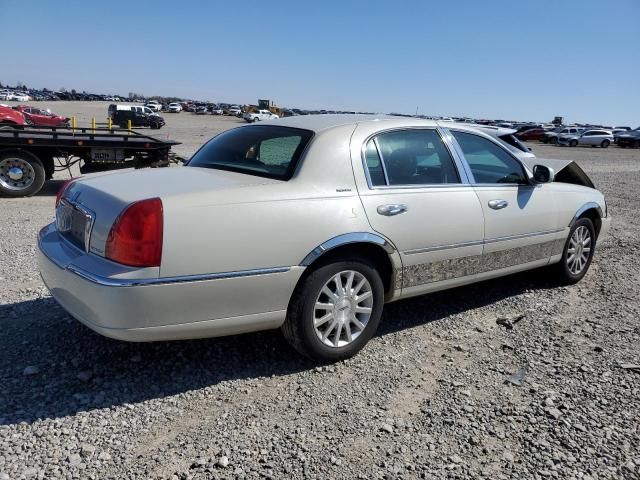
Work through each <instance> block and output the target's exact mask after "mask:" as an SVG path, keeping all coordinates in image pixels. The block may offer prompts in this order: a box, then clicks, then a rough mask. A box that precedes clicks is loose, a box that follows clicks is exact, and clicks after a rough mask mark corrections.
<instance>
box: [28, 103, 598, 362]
mask: <svg viewBox="0 0 640 480" xmlns="http://www.w3.org/2000/svg"><path fill="white" fill-rule="evenodd" d="M609 223H610V217H609V215H608V213H607V206H606V203H605V200H604V197H603V195H602V193H600V192H599V191H598V190H596V189H595V188H594V186H593V184H592V183H591V181H590V180H589V178H588V177H587V176H586V174H585V173H584V172H583V171H582V170H581V169H580V168H579V167H578V166H577V165H576V164H575V163H573V162H568V161H546V160H539V159H535V158H532V159H525V160H520V159H518V158H517V157H516V156H515V155H513V154H512V153H511V152H510V151H509V150H508V149H507V148H506V147H505V146H504V145H503V144H502V143H500V142H499V141H498V140H496V139H495V138H493V137H491V136H490V135H487V134H485V133H482V132H481V131H479V130H476V129H474V128H473V127H470V126H465V125H457V124H451V123H450V122H445V123H439V122H435V121H429V120H419V119H412V118H398V117H391V118H389V117H370V116H359V115H319V116H296V117H288V118H285V119H279V120H274V121H268V122H264V123H261V124H260V125H247V126H243V127H239V128H234V129H231V130H227V131H225V132H223V133H220V134H219V135H217V136H216V137H214V138H213V139H211V140H210V141H209V142H208V143H206V144H205V145H204V146H203V147H202V148H201V149H200V150H199V151H198V152H197V153H196V154H195V155H194V156H193V157H192V158H191V160H190V161H189V162H188V164H187V165H186V166H185V167H182V168H158V169H149V170H137V171H133V172H118V171H115V172H108V173H102V174H96V175H90V176H87V177H83V178H80V179H78V180H75V181H73V182H71V183H69V184H67V185H66V187H64V188H63V190H62V191H61V193H60V195H59V198H58V200H57V207H56V222H55V223H52V224H50V225H48V226H46V227H44V228H43V229H42V231H41V232H40V234H39V239H38V245H39V254H38V261H39V265H40V272H41V274H42V278H43V279H44V281H45V283H46V285H47V286H48V288H49V290H50V291H51V294H52V295H53V297H54V298H55V299H56V300H57V301H58V302H59V303H60V305H62V306H63V307H64V308H65V309H66V310H67V311H68V312H69V313H71V315H73V316H74V317H75V318H77V319H78V320H80V321H81V322H83V323H84V324H86V325H87V326H89V327H90V328H92V329H93V330H95V331H97V332H99V333H101V334H103V335H106V336H109V337H113V338H117V339H122V340H129V341H153V340H171V339H186V338H200V337H213V336H221V335H230V334H238V333H243V332H251V331H256V330H264V329H272V328H281V329H282V331H283V333H284V335H285V337H286V338H287V339H288V341H289V342H290V343H291V344H292V345H293V346H294V347H295V348H296V349H297V350H298V351H299V352H301V353H302V354H304V355H307V356H309V357H312V358H314V359H318V360H321V361H334V360H338V359H342V358H346V357H349V356H351V355H353V354H355V353H356V352H357V351H359V350H360V349H361V348H363V347H364V345H365V344H366V343H367V342H368V341H369V339H370V338H371V337H372V336H373V335H374V333H375V331H376V329H377V327H378V324H379V322H380V319H381V314H382V310H383V307H384V304H385V303H388V302H392V301H395V300H398V299H402V298H408V297H412V296H415V295H421V294H425V293H429V292H434V291H437V290H443V289H447V288H452V287H457V286H460V285H464V284H468V283H473V282H478V281H481V280H486V279H489V278H494V277H500V276H504V275H508V274H511V273H515V272H520V271H523V270H528V269H532V268H538V267H544V266H547V265H552V268H551V269H550V270H549V275H551V276H553V278H554V279H556V280H557V281H558V282H559V283H575V282H578V281H579V280H580V279H582V277H583V276H584V275H585V274H586V272H587V270H588V269H589V265H590V264H591V260H592V258H593V255H594V252H595V248H596V245H597V244H598V243H599V242H600V241H601V240H602V238H603V237H604V236H605V234H606V232H607V230H608V228H609ZM386 321H393V319H390V318H387V319H386Z"/></svg>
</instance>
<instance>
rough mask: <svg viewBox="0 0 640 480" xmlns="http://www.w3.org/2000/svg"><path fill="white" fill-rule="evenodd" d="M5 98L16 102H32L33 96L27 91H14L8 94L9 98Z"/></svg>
mask: <svg viewBox="0 0 640 480" xmlns="http://www.w3.org/2000/svg"><path fill="white" fill-rule="evenodd" d="M5 100H13V101H15V102H30V101H31V100H32V98H31V96H29V95H27V94H26V93H21V92H12V93H10V94H9V95H7V98H6V99H5Z"/></svg>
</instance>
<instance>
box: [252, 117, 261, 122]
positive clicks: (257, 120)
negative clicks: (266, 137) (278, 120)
mask: <svg viewBox="0 0 640 480" xmlns="http://www.w3.org/2000/svg"><path fill="white" fill-rule="evenodd" d="M251 121H252V122H253V123H256V122H259V121H260V119H259V118H258V117H256V118H254V119H253V120H251Z"/></svg>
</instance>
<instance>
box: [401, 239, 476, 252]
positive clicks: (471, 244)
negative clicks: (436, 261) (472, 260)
mask: <svg viewBox="0 0 640 480" xmlns="http://www.w3.org/2000/svg"><path fill="white" fill-rule="evenodd" d="M477 245H484V240H473V241H471V242H462V243H452V244H449V245H436V246H434V247H425V248H414V249H412V250H405V251H404V252H403V253H404V254H405V255H416V254H418V253H429V252H437V251H440V250H449V249H451V248H462V247H475V246H477Z"/></svg>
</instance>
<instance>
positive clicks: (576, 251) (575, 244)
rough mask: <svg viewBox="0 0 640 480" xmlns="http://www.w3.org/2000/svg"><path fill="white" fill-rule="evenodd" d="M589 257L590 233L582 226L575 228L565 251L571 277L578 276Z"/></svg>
mask: <svg viewBox="0 0 640 480" xmlns="http://www.w3.org/2000/svg"><path fill="white" fill-rule="evenodd" d="M590 255H591V232H590V231H589V229H588V228H587V227H585V226H583V225H581V226H579V227H578V228H576V229H575V230H574V232H573V235H571V238H570V239H569V248H568V249H567V268H568V269H569V271H570V272H571V273H572V274H573V275H579V274H580V273H582V271H583V270H584V268H585V267H586V265H587V262H588V261H589V256H590Z"/></svg>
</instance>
